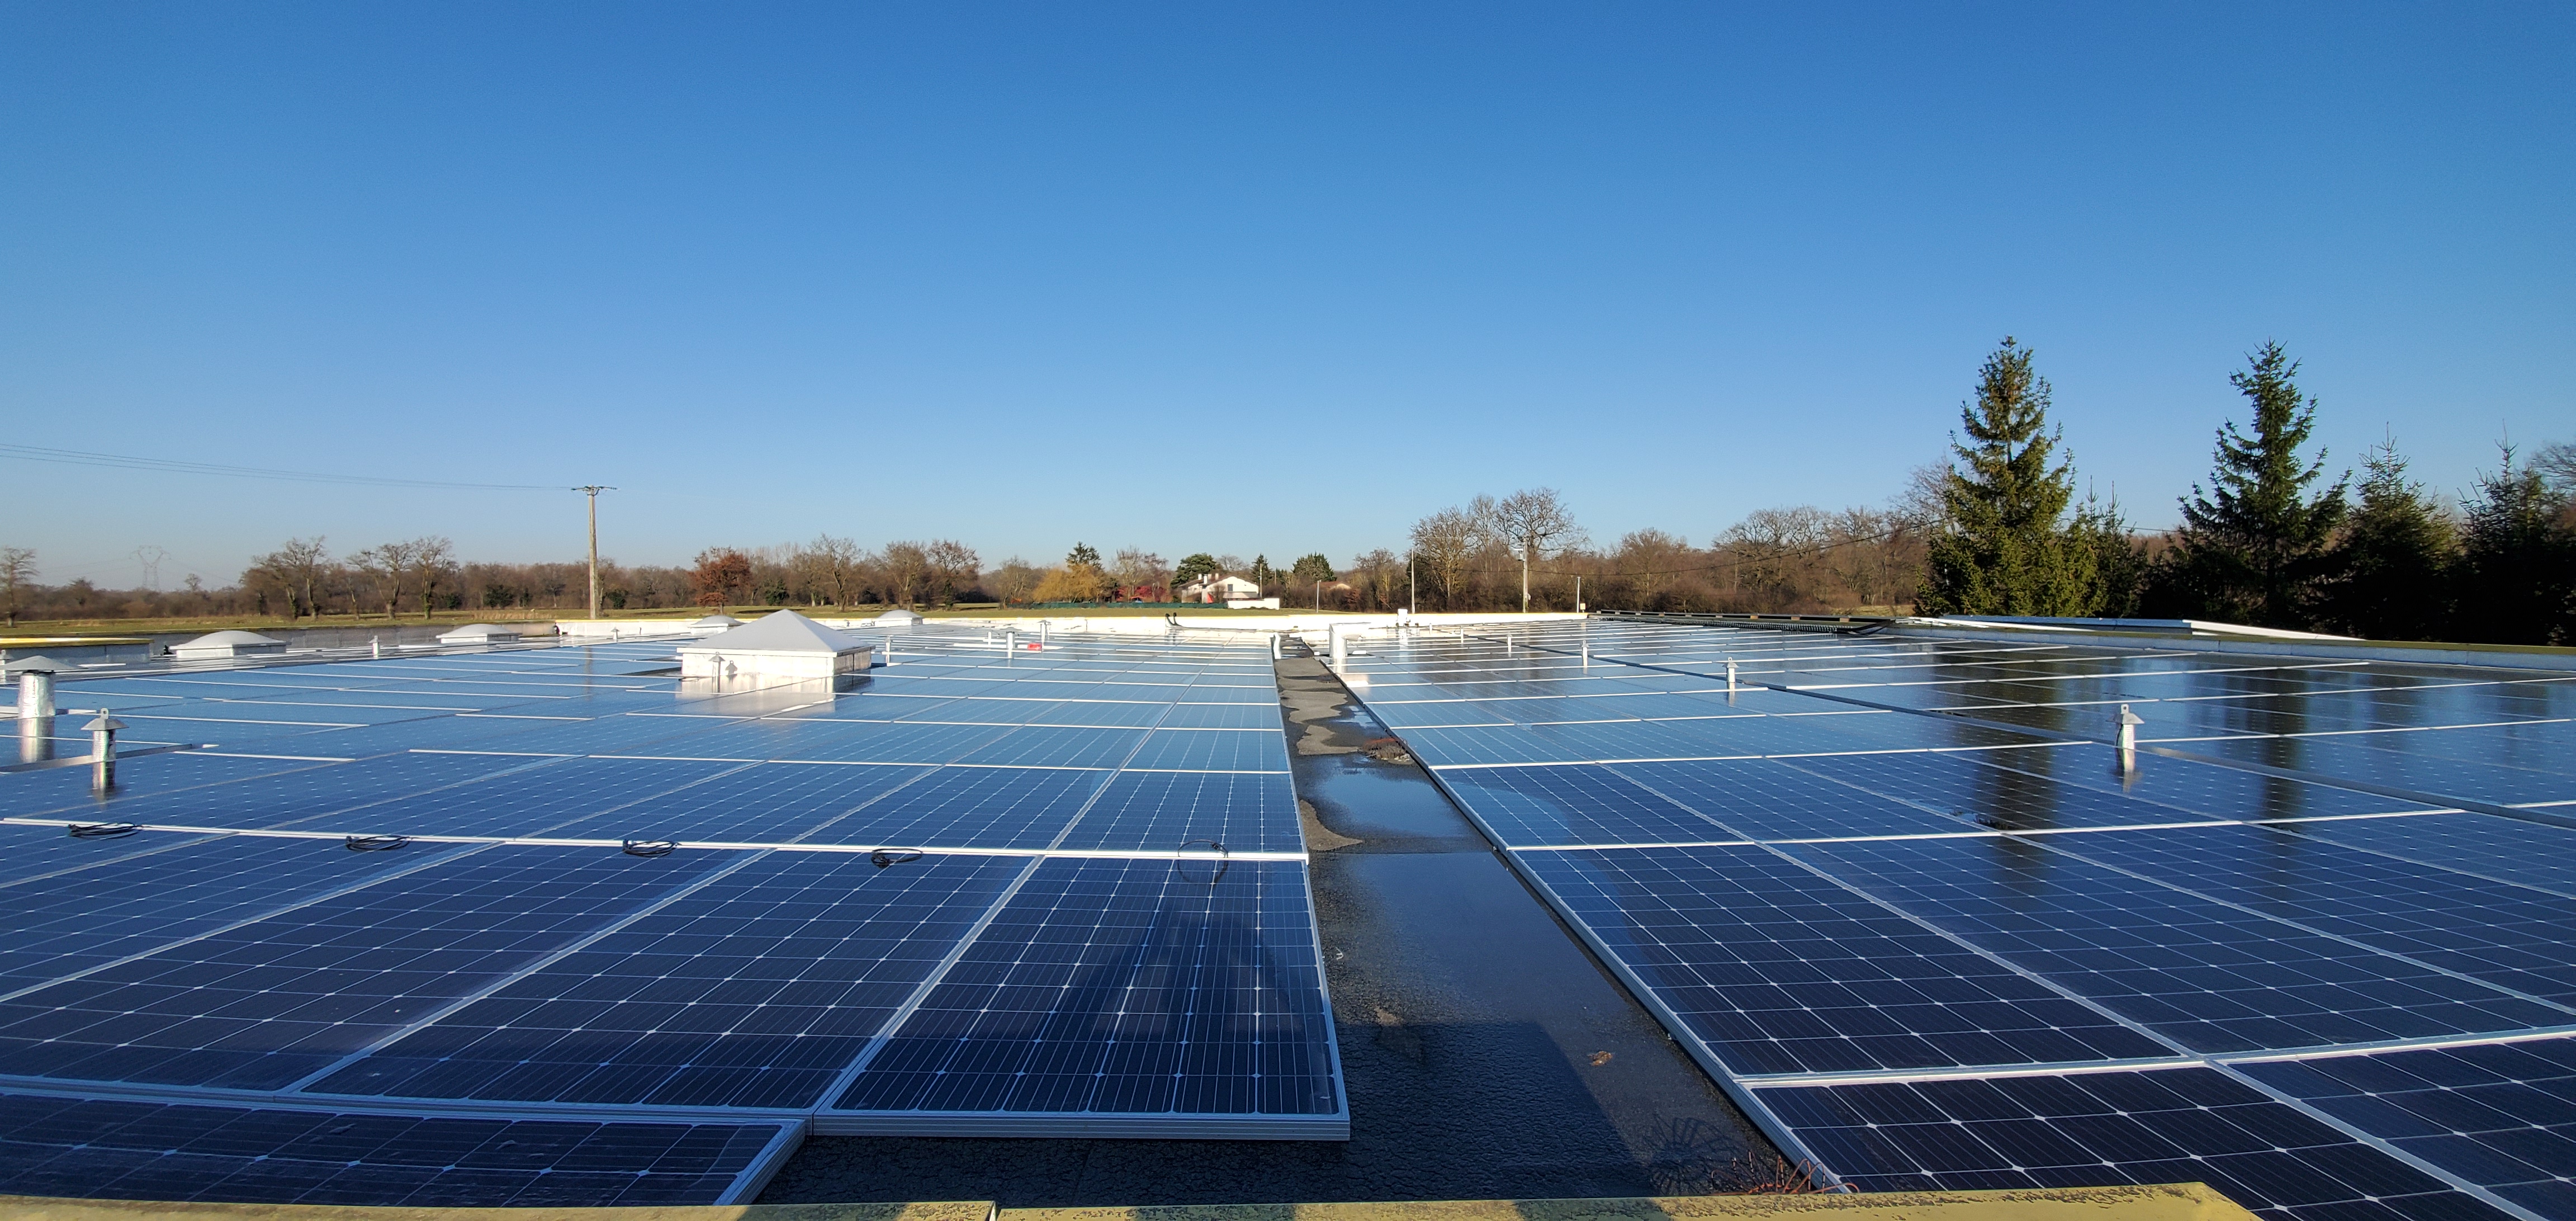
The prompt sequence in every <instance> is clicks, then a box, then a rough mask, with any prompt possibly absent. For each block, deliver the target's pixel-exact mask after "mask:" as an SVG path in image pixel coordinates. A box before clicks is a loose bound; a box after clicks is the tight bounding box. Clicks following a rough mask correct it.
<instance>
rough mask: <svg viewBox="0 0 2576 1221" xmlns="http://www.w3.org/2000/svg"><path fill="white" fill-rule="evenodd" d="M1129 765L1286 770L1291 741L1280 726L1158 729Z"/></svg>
mask: <svg viewBox="0 0 2576 1221" xmlns="http://www.w3.org/2000/svg"><path fill="white" fill-rule="evenodd" d="M1127 766H1129V767H1132V768H1141V769H1148V770H1172V771H1218V772H1284V771H1287V770H1288V743H1287V739H1286V738H1284V737H1282V736H1280V732H1279V726H1278V725H1277V724H1275V723H1274V724H1272V725H1269V726H1266V727H1264V728H1261V729H1250V730H1229V729H1158V730H1156V731H1154V732H1153V733H1150V734H1147V735H1146V736H1145V741H1144V743H1143V744H1142V745H1141V746H1139V747H1138V748H1137V750H1136V754H1135V756H1134V757H1133V758H1131V759H1129V760H1128V761H1127Z"/></svg>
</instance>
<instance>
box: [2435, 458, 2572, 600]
mask: <svg viewBox="0 0 2576 1221" xmlns="http://www.w3.org/2000/svg"><path fill="white" fill-rule="evenodd" d="M2564 507H2565V506H2564V505H2563V504H2562V503H2561V502H2560V499H2559V498H2558V497H2557V496H2555V495H2553V494H2552V493H2551V492H2550V489H2549V485H2548V484H2547V482H2545V481H2544V480H2543V479H2542V477H2541V474H2540V472H2539V471H2538V470H2535V469H2533V468H2532V467H2529V466H2524V467H2521V468H2519V469H2517V468H2516V467H2515V466H2514V464H2513V449H2512V447H2510V446H2507V447H2506V448H2505V451H2504V469H2502V470H2500V471H2498V472H2496V473H2495V474H2493V475H2483V476H2480V477H2479V479H2478V496H2477V499H2475V500H2472V501H2470V502H2468V504H2467V505H2466V506H2465V508H2466V510H2467V518H2468V523H2467V526H2466V528H2465V529H2463V530H2462V531H2461V534H2462V536H2463V537H2462V544H2463V545H2462V547H2461V549H2460V564H2459V580H2458V582H2457V585H2456V588H2457V589H2458V591H2459V606H2458V610H2457V611H2456V612H2455V615H2454V618H2453V624H2454V628H2453V630H2454V632H2455V633H2456V636H2457V638H2458V639H2461V640H2471V641H2478V642H2481V643H2486V644H2564V643H2567V642H2568V641H2569V640H2570V639H2576V538H2571V537H2570V536H2569V532H2568V531H2566V530H2564V529H2561V528H2559V526H2558V524H2557V518H2558V516H2559V511H2560V510H2561V509H2562V508H2564Z"/></svg>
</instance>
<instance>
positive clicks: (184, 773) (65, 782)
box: [0, 742, 320, 869]
mask: <svg viewBox="0 0 2576 1221" xmlns="http://www.w3.org/2000/svg"><path fill="white" fill-rule="evenodd" d="M88 753H89V750H88V744H87V743H86V742H84V743H83V744H82V747H81V749H80V750H78V751H75V752H66V754H65V755H64V756H63V757H65V758H69V757H71V756H72V755H74V754H78V755H87V754H88ZM317 766H320V765H318V764H314V763H310V762H305V761H301V760H294V759H246V758H237V757H233V756H229V755H209V754H204V753H201V752H198V751H174V752H172V753H169V754H161V755H144V756H142V757H140V758H133V759H119V760H117V764H116V792H115V793H114V794H113V795H112V796H111V797H110V798H109V799H107V800H100V799H98V798H97V797H95V796H93V795H92V794H91V792H90V769H89V768H87V767H85V766H80V765H71V766H64V767H52V768H45V769H42V770H39V771H32V772H18V773H15V774H12V775H9V776H7V777H5V778H0V817H9V818H14V817H22V816H27V815H47V814H54V813H57V812H59V813H60V814H61V816H62V817H65V818H87V817H89V816H90V815H93V814H96V815H100V816H105V815H106V812H107V811H108V810H109V809H110V808H113V807H114V806H116V805H118V804H120V803H123V802H128V801H131V800H133V799H134V798H137V797H143V796H148V795H150V794H154V793H163V792H168V791H170V790H172V789H184V788H195V787H197V786H199V785H206V784H221V783H224V782H226V781H231V780H243V779H247V778H249V777H253V776H273V775H276V774H278V773H280V772H290V771H298V770H305V769H310V768H314V767H317ZM5 868H6V866H5V865H0V869H5Z"/></svg>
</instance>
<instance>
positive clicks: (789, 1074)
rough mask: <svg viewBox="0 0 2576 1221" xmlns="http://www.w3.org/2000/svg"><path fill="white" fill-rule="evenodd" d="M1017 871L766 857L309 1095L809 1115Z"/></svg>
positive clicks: (989, 865) (963, 863)
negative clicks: (805, 1110) (775, 1110)
mask: <svg viewBox="0 0 2576 1221" xmlns="http://www.w3.org/2000/svg"><path fill="white" fill-rule="evenodd" d="M1026 866H1027V862H1025V861H1023V860H1017V859H1009V858H993V857H946V858H933V859H925V860H921V861H915V862H911V863H907V864H902V865H895V866H886V867H880V866H878V865H876V864H874V863H873V862H871V861H870V860H869V858H867V857H865V856H853V855H829V856H824V855H815V854H809V853H776V854H772V855H770V856H768V857H765V858H763V859H761V860H759V861H755V862H753V863H752V864H750V865H748V866H746V867H744V868H742V869H741V870H738V871H736V872H734V873H731V874H728V875H726V876H725V877H723V878H721V879H718V880H717V881H715V882H714V883H712V884H710V885H709V886H707V887H706V888H704V889H702V890H699V891H697V892H696V893H694V894H691V895H689V896H687V897H685V898H683V899H680V900H678V901H676V902H674V903H672V904H670V905H669V906H667V907H664V908H662V909H661V910H659V911H657V912H654V913H653V914H651V915H649V916H646V917H644V918H642V919H640V920H637V921H634V922H633V923H630V924H628V925H626V926H624V927H622V928H620V929H619V930H618V931H616V932H615V933H612V934H610V935H609V936H607V937H605V938H602V939H601V940H599V941H597V942H595V943H593V944H591V945H589V946H586V947H584V948H583V949H581V950H580V951H578V952H576V953H574V954H572V955H570V956H568V957H565V958H562V959H559V960H557V961H555V962H553V963H550V964H548V965H547V966H546V967H545V968H544V969H542V970H539V971H537V972H535V973H533V974H530V975H526V976H523V977H521V978H519V979H516V980H514V981H512V982H511V983H510V984H509V985H508V986H506V987H503V988H501V989H500V990H498V991H496V992H494V993H493V994H492V995H490V996H489V997H486V998H485V999H482V1000H479V1001H476V1002H475V1003H473V1004H472V1005H469V1006H467V1007H465V1008H464V1009H462V1010H460V1011H458V1012H457V1013H455V1014H453V1015H451V1016H449V1017H446V1018H443V1019H441V1020H439V1021H438V1022H437V1023H435V1024H433V1025H431V1026H430V1027H428V1028H427V1029H424V1030H421V1031H418V1032H416V1033H414V1034H412V1035H410V1036H408V1037H406V1038H404V1039H402V1040H401V1041H399V1042H396V1043H394V1044H393V1045H391V1046H389V1047H387V1048H385V1049H384V1050H382V1051H380V1052H377V1053H375V1054H373V1055H370V1056H368V1057H366V1058H364V1059H361V1060H359V1061H357V1062H356V1063H354V1064H351V1065H349V1066H348V1067H346V1068H343V1069H341V1070H340V1071H338V1072H336V1073H334V1074H332V1075H331V1076H329V1077H326V1078H324V1079H322V1080H321V1081H319V1082H317V1083H315V1084H314V1085H313V1086H312V1090H313V1091H314V1092H317V1093H326V1094H331V1093H336V1094H376V1095H403V1096H410V1097H430V1098H472V1099H479V1100H485V1101H494V1100H500V1101H524V1102H569V1103H626V1104H645V1105H655V1106H731V1107H799V1108H802V1107H811V1106H813V1105H815V1104H816V1103H817V1102H819V1101H821V1097H822V1094H823V1091H824V1089H825V1087H827V1086H829V1085H830V1084H831V1083H832V1081H833V1079H834V1078H835V1077H837V1076H839V1075H840V1072H841V1070H842V1068H843V1067H844V1066H846V1065H847V1064H849V1063H850V1061H852V1060H853V1059H855V1058H856V1057H857V1056H858V1054H859V1052H860V1051H861V1050H862V1049H864V1048H865V1047H866V1045H867V1043H868V1041H869V1039H871V1038H872V1037H874V1036H875V1035H876V1034H877V1033H878V1032H879V1031H880V1030H881V1028H882V1027H883V1026H884V1025H885V1023H886V1020H887V1019H888V1018H890V1017H892V1016H893V1014H894V1013H895V1011H896V1009H897V1008H898V1007H900V1006H901V1005H902V1004H903V1002H904V1000H905V999H906V998H907V997H909V996H910V995H911V993H912V991H913V989H914V988H915V987H916V986H917V985H919V984H920V983H921V981H923V980H924V979H926V978H928V977H929V975H930V972H931V971H932V970H933V969H934V968H935V967H936V966H937V965H938V964H939V962H940V961H941V959H943V958H944V957H945V956H946V955H947V954H948V953H949V951H950V950H951V949H952V948H953V947H954V946H955V945H956V944H957V942H958V940H959V939H960V938H962V937H963V936H965V934H966V932H967V930H968V928H969V927H970V926H972V925H973V924H974V923H975V921H976V919H977V917H979V916H981V915H982V914H983V912H984V911H985V909H986V908H988V907H989V906H991V904H992V902H993V900H994V899H995V898H996V897H997V896H998V895H999V894H1000V892H1001V890H1002V888H1003V887H1004V886H1005V885H1007V884H1008V883H1009V882H1010V881H1011V879H1012V878H1014V877H1016V876H1018V875H1019V873H1020V872H1021V871H1022V870H1023V869H1024V868H1026Z"/></svg>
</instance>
